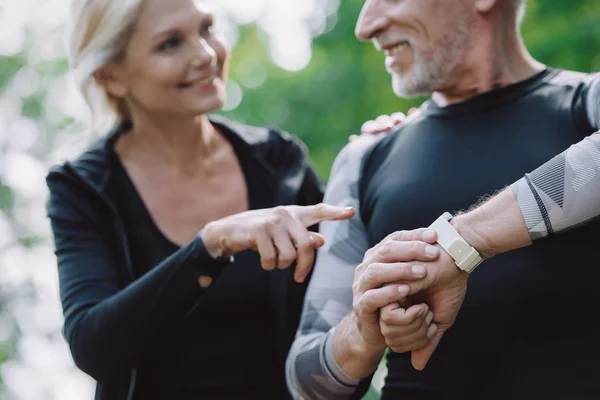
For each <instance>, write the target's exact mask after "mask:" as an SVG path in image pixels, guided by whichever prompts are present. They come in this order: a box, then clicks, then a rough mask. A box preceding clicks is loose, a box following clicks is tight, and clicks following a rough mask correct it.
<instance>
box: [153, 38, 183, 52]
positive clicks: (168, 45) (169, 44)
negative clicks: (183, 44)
mask: <svg viewBox="0 0 600 400" xmlns="http://www.w3.org/2000/svg"><path fill="white" fill-rule="evenodd" d="M179 42H180V41H179V39H178V38H175V37H173V38H170V39H168V40H166V41H164V42H163V43H162V44H161V45H160V46H159V47H158V51H164V50H168V49H172V48H174V47H177V46H179Z"/></svg>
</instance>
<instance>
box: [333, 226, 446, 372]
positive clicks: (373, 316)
mask: <svg viewBox="0 0 600 400" xmlns="http://www.w3.org/2000/svg"><path fill="white" fill-rule="evenodd" d="M424 231H425V229H421V230H415V231H411V232H397V233H394V234H392V235H390V236H388V237H387V238H385V239H384V240H383V241H382V242H380V243H379V244H378V245H376V246H375V247H373V248H372V249H370V250H369V251H368V252H367V253H366V254H365V257H364V259H363V262H362V263H361V264H360V265H359V266H358V267H357V268H356V271H355V275H354V283H353V285H352V292H353V312H352V313H351V314H350V315H348V316H347V317H346V318H344V319H343V320H342V322H341V323H340V324H339V325H338V326H337V328H336V330H335V334H334V337H333V353H334V357H335V359H336V361H337V363H338V365H339V366H340V367H341V368H342V369H343V370H344V371H345V372H346V374H347V375H349V376H351V377H353V378H357V379H360V378H364V377H366V376H369V375H370V374H372V373H373V371H374V370H375V369H376V368H377V365H378V364H379V361H380V360H381V357H382V356H383V353H384V351H385V349H386V348H387V343H386V338H384V336H383V335H382V333H381V326H380V319H379V315H380V309H382V308H385V307H386V306H388V305H390V304H392V303H397V302H399V301H400V302H403V301H404V300H405V299H406V295H407V294H408V291H409V290H410V287H409V286H408V285H407V284H406V282H411V283H416V282H418V281H420V280H423V279H425V277H426V271H427V270H426V269H425V268H420V265H422V264H423V262H425V261H432V260H435V259H437V257H439V254H440V250H439V249H438V248H437V247H435V246H432V245H430V244H427V243H425V242H424V241H427V240H429V241H430V242H431V243H433V242H435V236H432V237H431V238H429V239H428V237H427V236H423V235H422V233H423V232H424ZM408 261H412V262H408ZM419 311H420V310H419V309H418V308H415V309H413V310H411V311H410V312H409V313H407V315H400V314H401V313H402V312H401V311H398V310H396V309H394V308H392V307H389V308H387V309H386V312H389V313H390V314H391V315H390V318H389V319H387V317H386V320H387V321H388V322H386V323H385V325H386V326H388V327H390V332H391V331H392V330H393V329H392V328H393V327H395V326H401V329H404V328H405V326H406V325H410V328H411V329H412V328H414V329H415V330H414V331H408V332H407V331H406V330H405V331H403V333H408V337H407V339H408V342H410V343H416V342H419V341H420V340H421V339H422V337H423V331H422V330H420V326H421V325H422V324H423V321H426V320H427V316H426V315H425V316H423V315H422V314H421V313H420V312H419ZM413 313H415V314H416V315H415V314H413ZM392 314H393V315H392ZM419 318H421V322H420V323H419V321H418V319H419ZM414 320H416V323H415V324H413V322H414ZM392 335H393V334H391V333H390V338H391V337H392ZM403 337H404V336H403ZM394 343H397V342H396V341H394ZM419 344H420V343H419Z"/></svg>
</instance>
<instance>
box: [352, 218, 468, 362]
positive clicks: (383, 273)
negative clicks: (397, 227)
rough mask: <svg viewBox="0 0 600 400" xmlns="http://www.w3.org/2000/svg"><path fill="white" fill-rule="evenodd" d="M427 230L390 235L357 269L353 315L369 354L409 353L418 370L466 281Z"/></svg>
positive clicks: (457, 304)
mask: <svg viewBox="0 0 600 400" xmlns="http://www.w3.org/2000/svg"><path fill="white" fill-rule="evenodd" d="M436 240H437V233H436V232H435V231H434V230H431V229H416V230H413V231H400V232H394V233H392V234H390V235H389V236H388V237H386V238H385V239H384V240H382V241H381V242H380V243H379V244H377V245H376V246H375V247H373V248H371V249H370V250H369V251H368V252H367V253H366V254H365V256H364V259H363V262H362V263H361V264H360V265H359V266H358V267H357V268H356V271H355V277H354V284H353V288H352V289H353V299H354V303H353V311H354V313H355V315H356V317H357V318H356V320H357V324H358V327H357V328H358V331H359V333H360V335H361V336H362V340H363V341H364V342H365V343H367V344H368V345H369V347H370V348H381V347H389V348H391V349H392V350H393V351H395V352H398V353H403V352H407V351H412V354H411V361H412V364H413V366H414V367H415V368H416V369H418V370H422V369H424V368H425V366H426V364H427V362H428V361H429V358H430V357H431V355H432V354H433V352H434V351H435V349H436V347H437V345H438V344H439V342H440V340H441V339H442V336H443V335H444V332H446V331H447V330H448V329H449V328H450V327H451V326H452V324H453V323H454V320H455V319H456V316H457V314H458V311H459V309H460V307H461V305H462V302H463V300H464V297H465V293H466V289H467V277H468V276H467V275H466V274H465V273H464V272H462V271H461V270H460V269H458V267H457V266H456V264H455V263H454V260H453V259H452V258H451V257H450V256H449V255H448V254H447V253H446V252H445V251H443V250H442V249H441V248H440V247H439V246H437V245H434V244H435V243H436Z"/></svg>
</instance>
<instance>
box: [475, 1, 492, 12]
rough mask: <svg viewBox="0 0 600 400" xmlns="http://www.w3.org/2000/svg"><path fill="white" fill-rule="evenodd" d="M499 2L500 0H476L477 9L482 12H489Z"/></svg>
mask: <svg viewBox="0 0 600 400" xmlns="http://www.w3.org/2000/svg"><path fill="white" fill-rule="evenodd" d="M497 3H498V0H475V9H476V10H477V11H478V12H480V13H482V14H487V13H489V12H490V11H492V9H493V8H494V6H495V5H496V4H497Z"/></svg>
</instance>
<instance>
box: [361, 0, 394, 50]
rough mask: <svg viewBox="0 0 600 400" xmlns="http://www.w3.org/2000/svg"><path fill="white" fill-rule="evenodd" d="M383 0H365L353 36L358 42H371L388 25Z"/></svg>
mask: <svg viewBox="0 0 600 400" xmlns="http://www.w3.org/2000/svg"><path fill="white" fill-rule="evenodd" d="M385 3H386V1H385V0H366V1H365V4H364V5H363V8H362V10H361V11H360V16H359V17H358V22H357V23H356V30H355V32H354V34H355V35H356V37H357V38H358V39H359V40H364V41H367V40H371V39H373V38H374V37H375V36H377V34H378V33H380V32H381V31H382V30H384V29H385V27H386V26H387V24H388V23H389V19H388V16H387V14H386V12H387V11H386V7H385Z"/></svg>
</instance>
